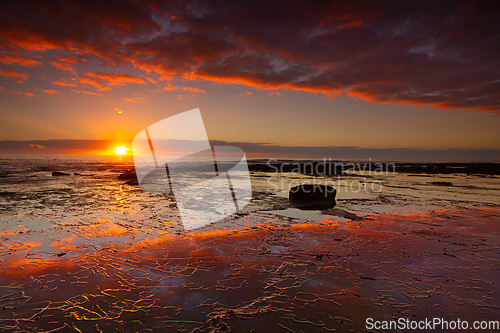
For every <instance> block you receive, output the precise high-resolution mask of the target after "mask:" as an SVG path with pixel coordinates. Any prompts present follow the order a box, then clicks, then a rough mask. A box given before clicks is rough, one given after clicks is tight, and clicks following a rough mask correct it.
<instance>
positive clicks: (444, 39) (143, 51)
mask: <svg viewBox="0 0 500 333" xmlns="http://www.w3.org/2000/svg"><path fill="white" fill-rule="evenodd" d="M494 8H496V3H495V2H487V1H485V2H483V1H481V2H469V1H456V2H438V3H436V2H430V1H397V2H392V1H391V2H390V1H375V2H351V1H338V2H303V3H301V2H282V3H280V2H271V1H233V2H217V1H208V2H194V1H186V2H177V1H166V2H164V1H158V2H157V1H153V0H150V1H144V2H141V3H138V2H135V1H107V2H99V1H89V2H75V1H59V2H57V3H52V2H51V3H50V6H49V5H48V4H46V3H45V2H39V1H32V2H30V1H16V2H9V3H6V4H4V5H3V8H2V11H0V22H2V23H1V24H0V47H1V48H3V49H4V50H5V51H4V52H2V53H1V54H0V62H1V63H3V64H5V65H16V64H18V65H24V66H32V65H38V64H40V63H41V62H40V61H37V60H32V59H31V58H32V55H36V54H40V53H42V52H43V51H48V50H56V51H57V52H60V55H59V56H58V57H57V58H56V60H54V61H51V62H50V63H51V65H53V66H55V67H57V68H59V69H64V70H70V71H72V72H73V73H74V74H75V75H76V74H77V73H76V71H75V65H82V66H83V65H86V64H87V65H88V63H90V62H94V63H95V62H98V63H99V65H100V66H102V67H104V68H106V67H108V68H111V71H112V72H114V73H117V72H119V71H122V70H124V69H126V68H128V69H131V68H132V69H134V70H135V71H136V72H135V73H134V75H131V74H109V73H105V72H89V70H86V71H85V72H86V73H85V74H83V75H81V76H79V82H80V83H83V84H90V85H93V86H94V87H96V88H98V89H99V90H109V89H111V88H110V87H109V86H111V85H116V84H127V83H145V82H150V83H153V84H155V83H156V82H157V81H158V79H161V78H167V79H170V78H172V77H182V78H185V79H191V80H209V81H213V82H215V83H239V84H244V85H248V86H252V87H256V88H259V89H293V90H303V91H310V92H314V93H323V94H325V95H327V97H328V98H333V97H335V96H338V95H340V94H348V95H350V96H353V97H357V98H361V99H364V100H366V101H371V102H382V103H405V104H414V105H431V106H434V107H438V108H467V109H475V110H479V111H493V112H497V113H498V112H500V74H499V68H500V45H499V43H500V42H499V36H500V23H499V22H500V12H498V11H497V10H495V9H494ZM83 59H87V60H83ZM6 70H7V69H4V73H5V72H6ZM127 72H128V73H129V72H130V71H127ZM146 75H147V77H146ZM168 87H170V85H167V86H166V87H165V88H164V89H168ZM179 96H181V97H180V98H182V95H179Z"/></svg>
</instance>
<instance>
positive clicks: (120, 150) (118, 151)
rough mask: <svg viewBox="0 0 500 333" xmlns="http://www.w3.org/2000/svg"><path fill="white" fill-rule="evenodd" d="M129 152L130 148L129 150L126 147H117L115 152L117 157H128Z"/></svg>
mask: <svg viewBox="0 0 500 333" xmlns="http://www.w3.org/2000/svg"><path fill="white" fill-rule="evenodd" d="M128 150H130V148H127V147H125V146H119V147H115V150H114V152H115V154H116V155H126V154H127V151H128Z"/></svg>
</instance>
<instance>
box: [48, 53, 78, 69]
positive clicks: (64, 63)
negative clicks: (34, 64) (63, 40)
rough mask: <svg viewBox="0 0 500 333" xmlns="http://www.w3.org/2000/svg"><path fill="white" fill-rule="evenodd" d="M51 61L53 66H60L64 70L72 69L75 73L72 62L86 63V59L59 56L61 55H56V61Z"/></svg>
mask: <svg viewBox="0 0 500 333" xmlns="http://www.w3.org/2000/svg"><path fill="white" fill-rule="evenodd" d="M49 63H50V64H51V65H52V66H54V67H56V68H59V69H61V70H63V71H71V72H73V73H75V70H74V68H73V66H71V65H70V64H85V63H86V61H85V60H81V59H75V58H71V57H64V56H59V57H56V60H55V61H50V62H49Z"/></svg>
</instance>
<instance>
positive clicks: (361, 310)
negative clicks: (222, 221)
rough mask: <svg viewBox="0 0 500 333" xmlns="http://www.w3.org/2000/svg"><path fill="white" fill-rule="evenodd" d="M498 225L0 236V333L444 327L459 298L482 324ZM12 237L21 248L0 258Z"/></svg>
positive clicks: (493, 291)
mask: <svg viewBox="0 0 500 333" xmlns="http://www.w3.org/2000/svg"><path fill="white" fill-rule="evenodd" d="M499 213H500V210H499V209H498V208H489V209H478V210H476V211H474V212H464V211H444V210H443V211H440V212H433V213H427V214H423V213H420V214H386V215H378V216H377V215H371V216H370V217H369V219H366V220H364V221H361V222H360V221H345V222H341V221H339V220H337V219H330V220H325V221H323V222H318V223H314V222H307V223H285V222H283V223H281V224H278V223H277V222H278V221H274V220H270V221H268V223H265V224H261V225H254V226H252V227H250V228H243V229H227V230H207V231H205V232H203V231H198V232H190V233H185V234H181V235H175V234H173V233H171V232H168V231H166V230H165V231H161V232H154V233H153V232H152V231H151V230H150V229H148V228H142V227H139V228H132V227H131V226H129V225H128V226H126V225H121V223H117V222H115V223H113V222H109V221H104V220H103V221H101V222H100V223H98V224H93V225H88V226H71V225H67V226H64V227H62V228H60V229H58V231H57V233H56V234H54V237H47V238H43V239H42V240H41V241H40V242H39V243H33V242H29V241H26V240H27V239H30V238H36V236H34V235H33V236H31V235H26V234H24V233H23V234H19V231H16V230H9V231H7V232H4V233H3V234H2V237H3V238H2V239H4V240H5V241H4V242H3V245H2V247H3V255H2V261H3V262H2V266H1V267H2V268H1V273H2V274H1V276H0V292H1V294H0V303H1V304H0V305H1V306H2V307H4V308H5V310H3V311H2V312H1V317H0V327H1V328H3V329H5V328H8V327H17V328H22V329H28V330H35V329H43V330H45V331H49V330H54V329H57V328H62V327H66V326H64V325H69V327H74V328H76V329H78V330H81V331H82V332H98V331H99V330H103V331H107V330H112V329H114V328H116V329H118V328H119V327H121V325H125V326H126V327H127V328H128V327H132V328H134V329H137V330H139V331H140V330H155V329H157V330H167V331H183V330H194V329H200V330H202V331H203V330H224V327H225V328H226V329H228V328H229V327H230V328H231V329H232V330H234V331H247V330H249V329H250V328H251V327H256V326H259V325H266V327H270V328H272V329H273V330H279V329H280V328H283V327H285V328H287V329H289V330H294V331H299V330H302V331H311V330H316V329H328V330H332V329H335V330H339V331H344V330H348V329H352V330H354V331H360V330H362V329H363V328H364V318H367V317H377V318H390V317H391V316H397V317H405V316H408V315H410V314H412V315H415V316H416V318H424V317H443V318H447V317H448V316H449V312H450V311H453V310H452V309H453V306H452V304H455V303H456V302H457V299H459V300H460V301H459V303H460V307H461V314H460V318H461V319H463V320H465V319H469V320H472V319H475V318H479V316H480V315H482V310H481V307H478V305H481V306H482V307H489V306H491V307H489V309H491V313H492V315H493V314H494V315H495V316H497V315H498V313H497V310H495V308H494V307H493V306H492V305H493V303H492V302H493V300H494V299H495V297H493V296H495V295H498V294H499V292H500V290H499V288H500V283H499V282H500V281H499V277H498V274H497V273H498V271H497V268H498V267H499V266H498V265H499V264H500V255H499V254H498V253H499V251H498V250H499V244H498V242H496V241H495V237H498V222H499V219H498V216H499ZM471 220H474V221H476V222H475V223H470V221H471ZM464 228H467V229H468V231H469V232H468V236H467V237H463V236H462V235H461V233H460V230H463V229H464ZM19 230H22V229H19ZM20 235H21V236H23V237H25V239H24V240H23V241H22V243H23V244H25V245H24V246H23V247H18V248H17V251H16V252H15V253H12V254H10V255H8V254H7V253H5V251H6V250H7V249H11V247H9V244H10V242H11V241H12V240H10V239H8V238H9V237H16V236H20ZM48 238H56V239H54V240H53V241H52V242H50V244H46V243H47V242H46V241H44V240H45V239H48ZM19 241H20V242H21V240H19ZM36 249H38V250H39V251H38V252H37V253H36V255H34V254H33V251H34V250H36ZM61 251H63V252H61ZM495 253H496V254H495ZM486 254H488V256H485V255H486ZM415 276H418V279H415ZM471 288H473V289H472V290H474V291H473V292H472V291H471ZM434 304H441V306H440V307H435V306H434ZM30 318H31V319H30ZM36 318H38V319H36ZM341 318H344V319H341Z"/></svg>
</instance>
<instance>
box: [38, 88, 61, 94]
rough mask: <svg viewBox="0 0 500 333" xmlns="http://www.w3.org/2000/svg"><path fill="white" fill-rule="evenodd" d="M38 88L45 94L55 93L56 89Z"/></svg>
mask: <svg viewBox="0 0 500 333" xmlns="http://www.w3.org/2000/svg"><path fill="white" fill-rule="evenodd" d="M40 90H42V91H43V92H45V93H47V94H57V91H56V90H54V89H40Z"/></svg>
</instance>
